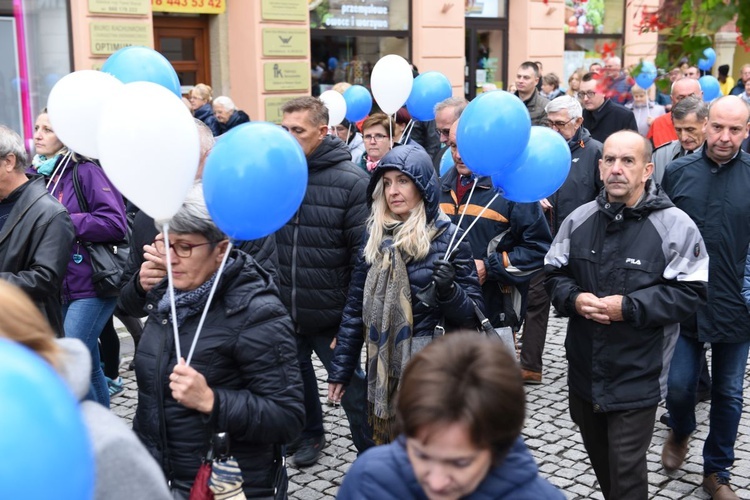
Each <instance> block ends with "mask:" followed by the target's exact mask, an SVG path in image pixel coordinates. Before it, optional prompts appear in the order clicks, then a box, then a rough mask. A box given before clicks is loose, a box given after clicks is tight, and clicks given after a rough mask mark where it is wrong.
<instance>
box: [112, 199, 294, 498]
mask: <svg viewBox="0 0 750 500" xmlns="http://www.w3.org/2000/svg"><path fill="white" fill-rule="evenodd" d="M169 244H170V250H169V251H170V252H171V262H172V270H173V276H174V280H173V283H174V300H175V306H176V316H173V315H172V313H171V305H170V296H169V290H168V282H167V279H165V278H163V277H162V279H161V280H160V281H158V283H156V284H154V281H153V280H149V279H144V276H148V274H149V273H148V270H149V269H150V268H149V266H150V262H152V261H154V260H158V258H159V257H161V259H162V260H164V261H166V252H167V247H166V244H165V242H164V238H163V235H161V234H160V235H158V236H157V239H156V241H155V247H156V253H157V254H158V256H154V255H148V256H147V259H148V260H146V261H145V262H144V263H143V265H142V267H141V273H140V277H139V279H140V286H141V287H142V288H143V289H144V290H145V291H146V292H147V293H146V295H145V297H144V298H143V299H142V301H141V302H140V303H137V302H136V301H133V302H129V303H128V304H127V305H126V307H127V309H128V310H127V312H128V313H130V314H132V315H134V316H137V315H142V314H143V312H146V313H147V314H148V321H147V322H146V326H145V328H144V330H143V336H142V337H141V340H140V342H139V343H138V352H137V357H138V363H136V367H135V368H136V378H137V380H138V409H137V411H136V414H135V418H134V420H133V430H134V431H135V432H136V434H138V436H139V437H140V438H141V440H142V441H143V443H144V444H145V445H146V448H147V449H148V450H149V451H150V452H151V454H152V455H153V456H154V457H155V458H156V460H157V461H158V462H159V463H160V464H161V466H162V469H163V470H164V474H165V475H166V476H167V478H168V479H169V480H170V481H171V487H172V493H173V495H174V498H176V499H187V498H188V496H189V495H190V488H191V487H192V485H193V482H194V479H195V477H196V473H197V472H198V468H199V467H200V465H201V458H202V457H204V456H205V454H206V452H207V451H208V448H209V446H210V445H209V442H210V440H211V438H212V437H213V436H214V435H215V434H216V433H221V432H224V433H227V434H228V435H229V454H230V455H231V456H233V457H234V458H236V459H237V461H238V463H239V468H240V470H241V472H242V478H243V485H242V489H243V490H244V493H245V495H246V497H247V498H286V489H287V475H286V469H285V466H284V460H283V455H282V444H283V443H287V442H291V441H292V440H293V439H294V438H296V437H297V435H298V434H299V433H300V431H301V430H302V425H303V423H304V418H305V410H304V405H303V394H302V379H301V376H300V372H299V366H298V363H297V356H296V347H295V341H294V330H293V327H292V321H291V318H290V317H289V314H288V313H287V311H286V309H285V308H284V305H283V304H282V303H281V300H280V299H279V296H278V289H277V288H276V286H275V285H274V284H273V281H272V279H271V276H270V275H269V274H268V273H267V272H266V271H264V270H263V268H262V267H261V266H260V265H259V264H257V263H256V262H255V260H254V259H253V258H252V257H250V256H249V255H247V254H245V253H244V252H242V251H239V250H237V249H234V250H232V251H231V253H230V255H229V257H228V260H227V262H226V267H225V268H224V270H223V272H222V273H221V275H217V271H218V269H219V266H220V263H221V261H222V258H223V257H224V253H225V252H226V251H227V244H228V239H227V237H226V235H224V234H223V233H222V232H221V230H220V229H219V228H217V227H216V225H214V223H213V222H212V221H211V218H210V216H209V214H208V210H207V209H206V205H205V202H204V200H203V194H202V188H201V186H200V185H197V186H196V187H195V188H194V189H193V191H192V192H191V193H190V194H189V195H188V197H187V199H186V200H185V202H184V203H183V206H182V208H181V209H180V210H179V211H178V212H177V214H175V216H174V217H173V218H172V219H171V221H170V222H169ZM154 264H157V265H160V266H163V265H164V263H163V262H154ZM216 280H218V286H217V288H216V293H215V295H214V297H213V299H212V301H211V304H210V307H209V310H208V315H207V316H206V319H205V323H204V324H203V327H202V331H201V332H200V335H199V337H198V339H199V340H198V342H197V344H196V347H195V352H194V354H193V358H192V360H191V363H190V365H189V366H187V365H185V357H187V355H188V352H189V351H190V347H191V344H192V342H193V339H194V337H195V335H196V330H197V328H198V323H199V321H200V318H201V314H202V312H203V310H204V308H205V306H206V303H207V300H208V294H209V291H210V289H211V286H212V285H213V283H214V281H216ZM139 306H140V309H139ZM173 322H176V323H177V327H178V329H179V342H180V350H181V353H182V359H179V360H178V359H177V358H176V347H175V343H174V342H175V338H174V334H173V326H172V323H173Z"/></svg>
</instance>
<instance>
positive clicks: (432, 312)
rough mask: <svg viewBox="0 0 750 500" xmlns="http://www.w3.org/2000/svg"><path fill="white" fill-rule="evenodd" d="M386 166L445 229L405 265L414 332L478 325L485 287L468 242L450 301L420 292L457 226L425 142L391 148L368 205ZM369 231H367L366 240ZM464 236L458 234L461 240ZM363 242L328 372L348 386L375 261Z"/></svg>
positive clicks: (371, 187)
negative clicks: (422, 297) (429, 299)
mask: <svg viewBox="0 0 750 500" xmlns="http://www.w3.org/2000/svg"><path fill="white" fill-rule="evenodd" d="M387 170H398V171H400V172H403V173H404V174H406V175H407V176H408V177H409V178H410V179H411V180H412V181H414V183H415V184H416V186H417V189H419V192H420V194H421V195H422V199H423V200H424V203H425V211H426V213H427V222H428V223H430V222H433V221H434V222H435V225H436V226H437V227H438V229H440V231H439V233H438V235H437V236H436V237H435V238H434V239H433V240H432V243H431V244H430V253H429V254H428V255H427V257H426V258H424V259H422V260H418V261H414V260H412V261H409V262H407V263H406V270H407V272H408V274H409V285H410V290H411V302H412V313H413V328H412V335H413V336H414V337H423V336H430V337H431V336H432V335H433V334H434V331H435V327H436V326H437V325H438V323H439V322H440V320H441V319H442V318H445V326H446V329H447V330H450V329H451V328H454V329H455V328H462V327H466V328H472V327H475V326H477V321H476V318H475V313H474V306H473V304H472V301H474V303H476V304H477V305H478V306H479V308H480V309H481V310H482V311H484V301H483V299H482V290H481V288H480V286H479V279H478V278H477V271H476V267H475V265H474V260H473V258H472V256H471V248H470V247H469V244H468V243H467V242H463V243H461V245H459V248H458V251H457V252H456V254H455V257H454V259H453V263H454V265H455V267H456V279H455V285H456V286H455V287H454V288H453V294H452V295H451V296H450V297H449V298H448V299H447V300H438V302H439V304H440V305H439V307H437V308H431V307H428V306H427V305H425V304H424V303H422V302H420V301H419V300H418V299H417V298H416V294H417V293H418V292H419V291H420V290H421V289H422V288H424V287H426V286H427V285H429V284H430V282H431V281H432V270H433V267H434V266H433V264H434V262H435V261H436V260H438V259H442V258H443V256H444V255H445V251H446V249H447V248H448V243H449V242H450V241H451V237H452V236H453V234H454V233H455V232H456V231H458V228H457V227H456V226H455V225H454V224H451V222H450V220H449V219H448V217H447V216H446V215H445V214H443V213H442V212H441V211H440V208H439V205H438V202H439V200H438V197H439V183H438V178H437V176H436V175H435V170H434V168H433V167H432V161H431V160H430V157H429V155H428V154H427V153H426V152H425V151H424V149H423V148H422V147H420V146H399V147H396V148H394V149H392V150H391V151H390V152H388V153H387V154H386V155H385V156H384V157H383V159H382V160H381V161H380V164H379V165H378V167H377V168H376V169H375V170H374V171H373V173H372V178H371V179H370V184H369V186H368V188H367V199H368V203H370V204H372V193H373V191H374V190H375V185H376V184H377V182H378V180H379V179H380V177H382V175H383V174H384V173H385V172H386V171H387ZM367 237H368V235H367V234H366V235H365V241H366V238H367ZM458 237H460V234H459V235H458V236H457V237H456V240H458ZM364 247H365V245H364V243H363V244H362V246H361V247H360V250H359V253H358V256H357V264H356V266H355V268H354V273H353V274H352V280H351V283H350V285H349V296H348V299H347V302H346V307H345V308H344V315H343V318H342V320H341V327H340V328H339V333H338V341H337V345H336V349H335V350H334V352H333V365H332V368H331V370H330V371H329V379H328V381H329V382H332V383H344V384H347V383H348V382H349V380H350V379H351V376H352V373H353V372H354V368H355V367H356V366H357V365H358V364H359V356H360V352H361V350H362V345H363V343H364V340H365V339H364V327H365V325H364V321H363V319H362V298H363V295H364V286H365V279H366V278H367V273H368V271H369V270H370V265H369V264H368V263H367V262H366V261H365V259H364Z"/></svg>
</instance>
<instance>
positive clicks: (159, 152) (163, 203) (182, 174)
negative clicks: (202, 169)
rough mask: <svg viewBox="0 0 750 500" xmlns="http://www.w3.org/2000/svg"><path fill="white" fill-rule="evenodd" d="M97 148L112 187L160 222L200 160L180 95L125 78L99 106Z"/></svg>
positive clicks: (180, 197)
mask: <svg viewBox="0 0 750 500" xmlns="http://www.w3.org/2000/svg"><path fill="white" fill-rule="evenodd" d="M99 152H100V157H99V159H100V160H101V163H102V167H103V168H104V171H105V172H106V174H107V176H108V177H109V179H110V180H111V181H112V183H113V184H114V185H115V187H116V188H117V189H119V190H120V192H121V193H122V194H123V195H124V196H125V197H126V198H128V199H129V200H130V201H132V202H133V203H135V205H136V206H138V208H140V209H141V210H143V211H144V212H146V213H147V214H148V215H150V216H151V217H153V218H154V219H155V220H157V221H164V220H167V219H170V218H171V217H172V216H173V215H174V214H175V213H176V212H177V210H179V208H180V206H181V205H182V202H183V201H184V200H185V197H186V196H187V194H188V191H190V189H191V188H192V186H193V182H194V180H195V174H196V172H197V171H198V162H199V159H200V141H199V138H198V129H197V127H196V125H195V122H194V121H193V117H192V115H191V114H190V112H189V111H188V110H187V108H186V107H185V105H184V104H183V103H182V100H181V99H180V98H178V97H177V96H175V95H174V93H172V92H171V91H169V90H167V89H166V88H165V87H162V86H161V85H157V84H156V83H151V82H133V83H128V84H125V85H124V86H123V88H122V89H121V90H120V91H119V92H118V93H117V94H115V95H114V96H113V97H112V99H110V100H109V101H108V102H107V103H106V104H105V106H104V110H103V112H102V117H101V123H100V127H99Z"/></svg>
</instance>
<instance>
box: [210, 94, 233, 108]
mask: <svg viewBox="0 0 750 500" xmlns="http://www.w3.org/2000/svg"><path fill="white" fill-rule="evenodd" d="M214 104H218V105H219V106H223V107H225V108H227V109H228V110H230V111H235V110H236V109H237V106H235V104H234V101H233V100H232V99H231V98H229V97H228V96H225V95H220V96H219V97H217V98H216V99H214Z"/></svg>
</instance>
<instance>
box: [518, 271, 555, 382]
mask: <svg viewBox="0 0 750 500" xmlns="http://www.w3.org/2000/svg"><path fill="white" fill-rule="evenodd" d="M549 307H550V303H549V296H548V295H547V290H545V289H544V271H539V272H537V273H536V274H535V275H534V276H533V277H532V278H531V282H530V283H529V293H528V299H527V304H526V321H525V322H524V324H523V342H522V343H521V368H523V369H524V370H529V371H532V372H538V373H542V354H543V353H544V343H545V341H546V340H547V321H548V320H549Z"/></svg>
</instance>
